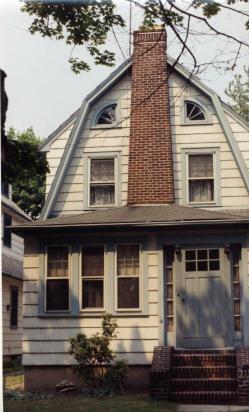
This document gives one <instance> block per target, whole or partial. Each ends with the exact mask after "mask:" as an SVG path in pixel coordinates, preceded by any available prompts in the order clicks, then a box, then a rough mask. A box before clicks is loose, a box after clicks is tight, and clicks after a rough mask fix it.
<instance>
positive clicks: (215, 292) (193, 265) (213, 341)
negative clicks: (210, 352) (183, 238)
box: [176, 248, 232, 348]
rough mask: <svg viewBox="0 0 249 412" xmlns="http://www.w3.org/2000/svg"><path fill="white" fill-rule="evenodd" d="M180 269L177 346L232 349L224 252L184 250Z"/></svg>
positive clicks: (221, 250) (177, 296)
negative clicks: (230, 347) (228, 347)
mask: <svg viewBox="0 0 249 412" xmlns="http://www.w3.org/2000/svg"><path fill="white" fill-rule="evenodd" d="M178 266H181V273H176V321H177V325H176V340H177V346H178V347H183V348H221V347H227V346H231V345H232V309H231V306H232V305H231V299H232V298H231V275H230V269H229V265H228V262H227V259H226V257H225V253H224V249H223V248H216V249H215V248H196V249H195V248H189V249H184V250H182V259H181V263H180V264H179V265H178Z"/></svg>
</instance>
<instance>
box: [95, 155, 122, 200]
mask: <svg viewBox="0 0 249 412" xmlns="http://www.w3.org/2000/svg"><path fill="white" fill-rule="evenodd" d="M89 161H90V182H89V192H90V193H89V206H91V207H93V206H95V207H98V206H100V207H101V206H114V205H115V203H116V202H115V197H116V193H115V178H116V177H115V158H114V157H112V158H96V159H95V158H90V159H89Z"/></svg>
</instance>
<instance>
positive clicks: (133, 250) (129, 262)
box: [116, 244, 140, 309]
mask: <svg viewBox="0 0 249 412" xmlns="http://www.w3.org/2000/svg"><path fill="white" fill-rule="evenodd" d="M116 267H117V309H136V308H139V307H140V302H139V300H140V299H139V283H140V246H139V245H138V244H137V245H136V244H135V245H131V244H126V245H118V246H117V262H116Z"/></svg>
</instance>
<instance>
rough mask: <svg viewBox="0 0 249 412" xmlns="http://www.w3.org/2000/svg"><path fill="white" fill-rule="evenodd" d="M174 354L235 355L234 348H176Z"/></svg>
mask: <svg viewBox="0 0 249 412" xmlns="http://www.w3.org/2000/svg"><path fill="white" fill-rule="evenodd" d="M173 354H174V355H235V350H234V349H201V350H200V349H174V352H173Z"/></svg>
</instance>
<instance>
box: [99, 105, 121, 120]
mask: <svg viewBox="0 0 249 412" xmlns="http://www.w3.org/2000/svg"><path fill="white" fill-rule="evenodd" d="M115 121H116V104H112V105H110V106H108V107H105V108H104V109H103V110H102V111H101V112H100V114H99V116H98V118H97V122H96V124H112V123H114V122H115Z"/></svg>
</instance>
